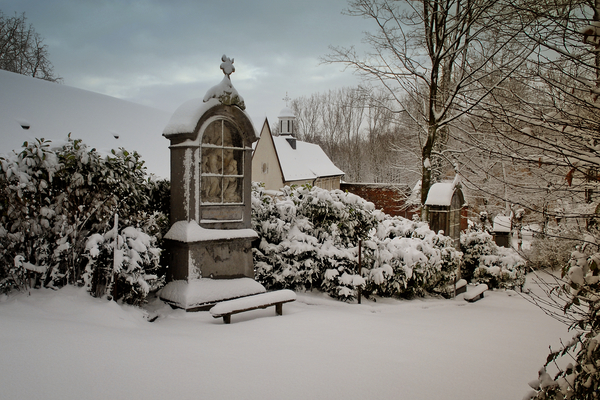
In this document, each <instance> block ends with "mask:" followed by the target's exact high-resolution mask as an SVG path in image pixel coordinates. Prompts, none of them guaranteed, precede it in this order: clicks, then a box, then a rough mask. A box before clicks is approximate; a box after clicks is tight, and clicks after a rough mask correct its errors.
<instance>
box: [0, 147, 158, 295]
mask: <svg viewBox="0 0 600 400" xmlns="http://www.w3.org/2000/svg"><path fill="white" fill-rule="evenodd" d="M0 165H1V170H0V292H7V291H10V290H11V289H14V288H24V287H25V286H28V285H29V282H26V281H25V279H24V277H25V276H26V275H27V273H26V269H25V268H24V267H23V266H24V265H33V266H38V267H40V269H39V271H43V272H40V273H37V274H38V276H37V278H38V279H37V283H38V284H39V285H43V286H61V285H64V284H66V283H78V282H81V276H82V273H83V270H84V268H85V266H86V264H87V258H86V257H84V255H83V253H84V251H85V246H86V242H87V239H88V237H89V236H90V235H92V234H94V233H102V232H104V231H106V230H107V229H108V228H109V227H110V225H111V221H112V219H113V217H114V215H115V213H118V214H119V215H120V217H121V220H122V223H123V225H125V226H127V225H132V226H136V227H140V228H143V227H144V226H148V224H147V221H148V220H149V219H150V218H149V217H150V216H151V215H152V214H151V213H148V212H147V210H148V204H149V199H151V198H152V197H153V193H154V192H155V191H156V183H155V182H154V181H153V180H151V179H149V178H148V177H147V176H146V173H145V168H144V166H143V161H142V160H141V158H140V156H139V154H137V153H135V152H133V153H129V152H127V151H126V150H124V149H120V150H119V151H114V150H113V151H112V154H110V155H108V156H103V155H101V154H100V153H98V152H97V151H96V149H90V148H88V147H87V146H86V145H85V144H83V143H82V142H81V141H80V140H76V139H72V138H71V137H70V136H69V137H68V139H67V141H66V142H65V143H62V144H60V145H55V146H53V145H52V143H50V142H49V141H46V140H44V139H38V140H36V141H35V142H33V143H28V142H25V143H24V145H23V149H22V150H21V152H19V153H16V152H13V153H12V154H11V155H9V156H7V157H0ZM154 220H155V221H156V220H162V221H163V224H165V226H164V228H166V223H165V222H166V219H165V218H162V219H161V218H160V217H158V216H156V218H154ZM154 226H155V228H154V232H149V233H151V234H157V235H158V236H159V237H160V232H158V231H161V230H162V229H163V228H156V224H154ZM17 258H18V259H22V262H20V263H16V262H15V260H16V259H17Z"/></svg>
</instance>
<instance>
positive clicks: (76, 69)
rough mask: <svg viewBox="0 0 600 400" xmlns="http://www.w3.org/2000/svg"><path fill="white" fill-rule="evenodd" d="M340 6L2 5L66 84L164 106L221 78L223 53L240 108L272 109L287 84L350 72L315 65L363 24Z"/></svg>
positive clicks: (187, 0) (358, 33)
mask: <svg viewBox="0 0 600 400" xmlns="http://www.w3.org/2000/svg"><path fill="white" fill-rule="evenodd" d="M345 7H346V1H345V0H335V1H331V0H328V1H322V0H304V1H281V0H255V1H244V0H227V1H219V2H216V1H197V0H171V1H169V2H165V1H161V0H131V1H122V0H102V1H96V0H78V1H73V0H4V1H3V6H2V11H3V12H4V13H5V14H9V15H10V14H12V13H13V12H18V13H21V12H25V13H26V16H27V18H28V20H29V22H30V23H32V24H33V25H34V28H35V29H36V31H37V32H38V33H39V34H40V35H41V36H42V37H44V38H45V43H47V44H48V46H49V52H50V59H51V61H52V63H53V64H54V67H55V72H56V73H57V74H58V75H60V76H62V77H63V78H64V83H65V84H67V85H70V86H75V87H79V88H82V89H87V90H92V91H96V92H100V93H104V94H108V95H111V96H116V97H120V98H124V99H127V100H131V101H134V102H138V103H141V104H144V105H149V106H153V107H157V108H161V109H164V110H167V111H172V110H174V109H175V108H177V107H178V106H179V105H180V104H181V103H182V102H184V101H186V100H188V99H189V98H190V97H187V96H193V97H202V96H203V95H204V92H205V91H206V90H207V89H208V88H210V87H211V86H213V85H214V84H216V83H218V82H219V81H220V79H221V77H222V73H221V71H220V70H219V65H220V57H221V55H222V54H227V55H228V56H229V57H233V58H234V59H235V66H236V72H235V74H234V75H232V81H233V84H234V85H235V87H236V88H237V89H238V91H240V94H241V95H242V96H244V98H245V100H246V103H247V104H248V107H249V112H252V113H255V115H261V118H262V115H263V113H264V114H268V115H269V116H270V117H271V118H272V119H274V118H275V117H276V115H277V113H278V111H279V109H281V108H282V107H283V106H284V105H285V104H284V102H283V100H282V98H283V97H284V96H285V93H286V92H289V94H290V96H291V97H299V96H302V95H310V94H311V93H313V92H317V91H325V90H328V89H332V88H337V87H341V86H349V85H355V84H356V83H357V82H358V80H357V79H356V77H354V76H353V75H352V74H351V73H350V72H340V70H341V69H342V68H341V67H340V66H336V65H333V66H332V65H319V57H321V56H323V55H325V54H326V53H327V52H328V46H329V45H342V46H350V45H359V44H360V40H361V38H362V31H364V30H365V29H366V27H367V24H366V22H365V21H364V20H362V19H360V18H356V17H348V16H343V15H341V11H342V9H343V8H345ZM267 97H270V98H271V100H269V99H268V98H267ZM251 107H252V108H254V107H256V108H255V110H252V111H250V110H251ZM256 122H257V121H255V123H256Z"/></svg>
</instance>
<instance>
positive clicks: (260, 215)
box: [252, 185, 460, 300]
mask: <svg viewBox="0 0 600 400" xmlns="http://www.w3.org/2000/svg"><path fill="white" fill-rule="evenodd" d="M252 202H253V204H252V213H253V214H252V216H253V218H252V223H253V229H254V230H256V232H257V233H258V235H259V238H260V243H259V245H258V248H256V249H254V260H255V268H256V279H257V280H258V281H260V282H261V283H262V284H263V285H265V286H266V287H267V288H269V289H280V288H289V289H312V288H316V289H319V290H322V291H324V292H327V293H328V294H330V295H331V296H332V297H335V298H340V299H343V300H349V299H352V298H354V297H355V296H356V294H357V289H358V288H359V287H361V288H363V293H365V294H367V295H369V294H378V295H381V296H401V297H412V296H416V295H423V294H425V293H427V292H432V291H435V290H442V289H443V288H445V287H446V286H447V285H448V284H449V283H451V282H453V281H454V278H455V270H456V268H457V266H458V263H459V262H460V252H458V251H456V250H454V249H453V248H452V247H451V241H450V239H449V238H447V237H444V236H441V235H438V234H435V233H434V232H432V231H431V230H429V229H428V228H427V224H424V223H417V222H412V221H408V220H405V219H403V218H391V217H389V216H387V215H385V214H383V213H381V212H378V211H375V210H374V206H373V204H372V203H369V202H367V201H365V200H363V199H362V198H360V197H358V196H356V195H353V194H351V193H345V192H342V191H340V190H334V191H327V190H323V189H320V188H317V187H310V186H301V187H293V188H290V187H286V188H284V189H283V192H282V194H281V195H280V196H278V197H277V198H273V197H271V196H268V195H266V194H265V193H264V192H263V191H262V189H261V188H260V187H259V186H256V185H255V186H254V187H253V192H252ZM359 239H360V240H362V243H363V246H362V247H363V252H362V273H361V274H359V273H358V243H359Z"/></svg>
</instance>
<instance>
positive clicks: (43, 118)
mask: <svg viewBox="0 0 600 400" xmlns="http://www.w3.org/2000/svg"><path fill="white" fill-rule="evenodd" d="M0 88H1V89H0V104H1V106H0V132H1V135H0V153H1V154H5V155H7V154H9V153H11V152H12V151H13V150H15V151H17V152H18V151H20V149H21V146H22V145H23V142H25V141H33V140H34V139H36V138H38V139H41V138H44V139H48V140H51V141H52V143H54V144H61V143H63V142H65V141H66V139H67V136H68V134H69V133H71V137H73V138H74V139H82V140H83V143H85V144H86V145H88V146H90V148H96V149H97V150H98V151H100V152H102V153H104V154H110V150H111V149H118V148H119V147H123V148H125V149H127V150H128V151H134V150H135V151H137V152H138V153H140V154H141V156H142V159H143V160H144V161H145V165H146V167H147V168H148V172H150V173H154V174H156V175H158V176H159V177H161V178H168V177H169V176H170V161H169V160H170V158H169V142H168V141H167V140H165V138H164V137H163V136H162V135H161V133H162V130H163V128H164V126H165V124H166V123H167V121H168V120H169V113H168V112H164V111H161V110H157V109H154V108H151V107H146V106H143V105H141V104H135V103H131V102H128V101H125V100H121V99H117V98H114V97H110V96H106V95H102V94H99V93H94V92H89V91H86V90H81V89H77V88H74V87H69V86H67V85H63V84H57V83H52V82H48V81H44V80H41V79H37V78H32V77H29V76H24V75H19V74H15V73H12V72H8V71H2V70H0ZM22 126H25V127H27V126H29V129H24V128H23V127H22Z"/></svg>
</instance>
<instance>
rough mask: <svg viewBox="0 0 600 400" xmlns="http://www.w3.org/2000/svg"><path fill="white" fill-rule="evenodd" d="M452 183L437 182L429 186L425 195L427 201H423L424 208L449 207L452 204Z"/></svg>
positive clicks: (453, 184)
mask: <svg viewBox="0 0 600 400" xmlns="http://www.w3.org/2000/svg"><path fill="white" fill-rule="evenodd" d="M454 187H455V183H454V182H438V183H434V184H433V185H431V187H430V188H429V193H428V194H427V200H425V205H426V206H449V205H450V203H451V202H452V195H453V194H454Z"/></svg>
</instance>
